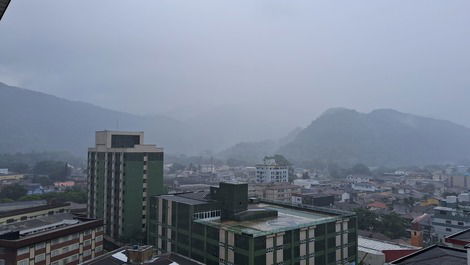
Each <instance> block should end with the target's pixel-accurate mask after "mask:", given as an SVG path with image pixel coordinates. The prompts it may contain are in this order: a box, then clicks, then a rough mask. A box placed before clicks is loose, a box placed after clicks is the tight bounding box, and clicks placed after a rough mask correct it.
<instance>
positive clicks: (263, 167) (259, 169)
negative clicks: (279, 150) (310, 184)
mask: <svg viewBox="0 0 470 265" xmlns="http://www.w3.org/2000/svg"><path fill="white" fill-rule="evenodd" d="M288 181H289V168H288V167H287V166H281V165H278V164H277V163H276V161H275V160H274V159H265V160H264V163H263V164H260V165H256V182H257V183H273V182H288Z"/></svg>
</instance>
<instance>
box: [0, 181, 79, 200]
mask: <svg viewBox="0 0 470 265" xmlns="http://www.w3.org/2000/svg"><path fill="white" fill-rule="evenodd" d="M34 200H46V201H48V202H69V201H70V202H75V203H86V202H87V193H86V191H85V190H82V189H79V188H70V189H67V190H65V191H64V192H50V193H45V194H36V195H27V190H26V188H25V187H23V186H22V185H20V184H13V185H8V186H5V187H3V188H2V190H1V191H0V202H13V201H34Z"/></svg>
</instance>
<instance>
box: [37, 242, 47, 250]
mask: <svg viewBox="0 0 470 265" xmlns="http://www.w3.org/2000/svg"><path fill="white" fill-rule="evenodd" d="M45 247H46V243H44V242H42V243H38V244H36V247H35V249H43V248H45Z"/></svg>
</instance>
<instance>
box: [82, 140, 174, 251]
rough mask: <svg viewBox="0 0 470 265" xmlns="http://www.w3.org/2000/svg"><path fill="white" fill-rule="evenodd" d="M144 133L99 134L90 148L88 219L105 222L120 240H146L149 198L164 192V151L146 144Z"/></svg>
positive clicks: (113, 235)
mask: <svg viewBox="0 0 470 265" xmlns="http://www.w3.org/2000/svg"><path fill="white" fill-rule="evenodd" d="M143 137H144V134H143V132H116V131H98V132H96V146H95V147H94V148H89V149H88V209H87V210H88V216H89V217H91V218H97V219H103V221H104V225H105V233H106V235H109V236H110V237H112V238H114V239H115V240H118V241H127V242H129V241H133V242H139V241H143V240H145V231H146V228H147V218H146V215H147V205H148V201H149V199H150V197H152V196H155V195H160V194H164V193H165V189H164V186H163V150H162V149H160V148H157V147H156V146H155V145H144V144H143Z"/></svg>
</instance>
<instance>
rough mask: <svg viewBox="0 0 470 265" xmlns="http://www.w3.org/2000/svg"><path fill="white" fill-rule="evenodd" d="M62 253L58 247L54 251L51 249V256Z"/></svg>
mask: <svg viewBox="0 0 470 265" xmlns="http://www.w3.org/2000/svg"><path fill="white" fill-rule="evenodd" d="M58 255H60V251H59V250H58V249H55V250H53V251H51V257H55V256H58Z"/></svg>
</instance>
